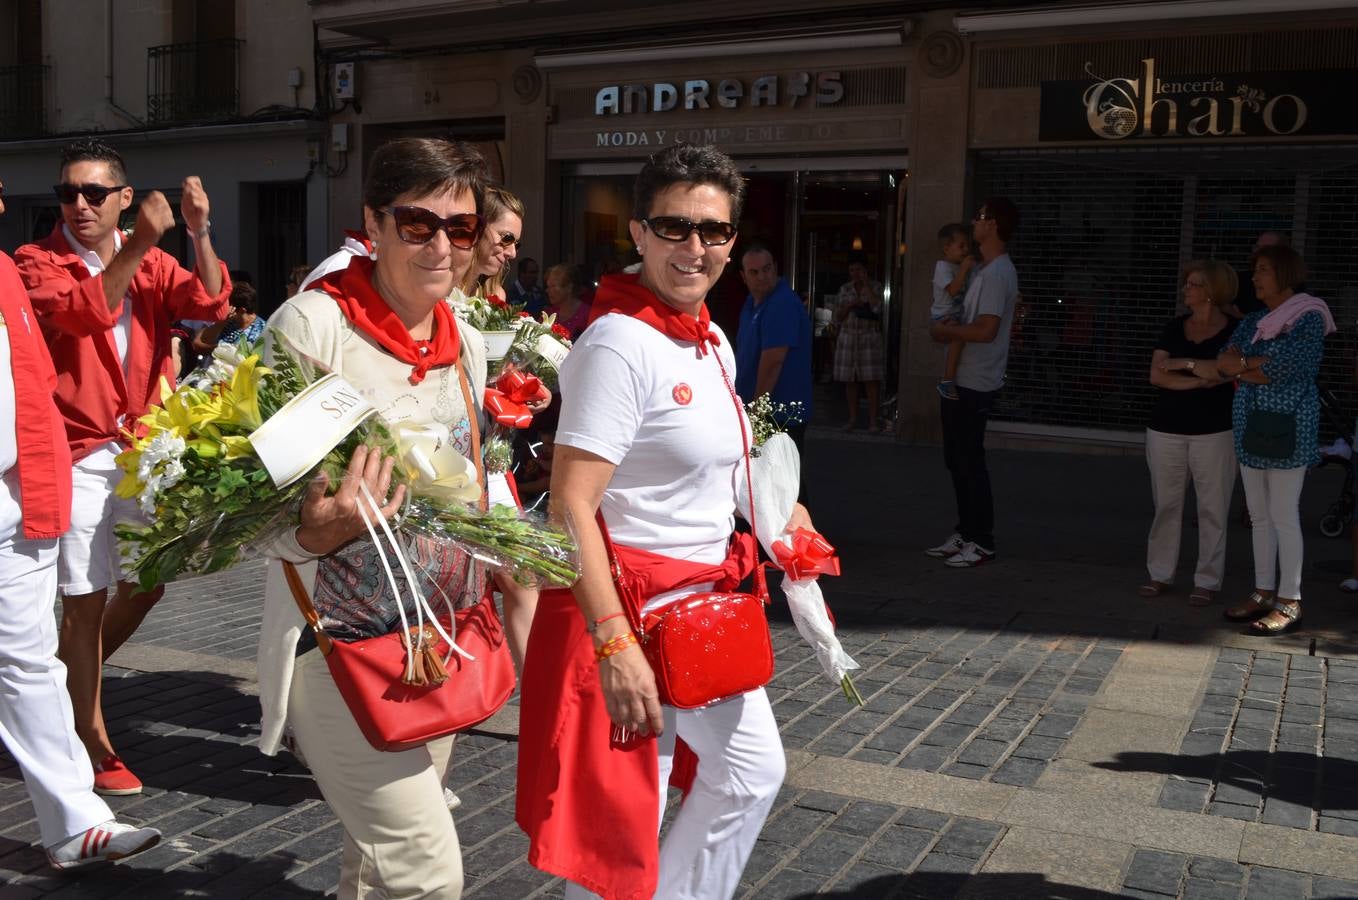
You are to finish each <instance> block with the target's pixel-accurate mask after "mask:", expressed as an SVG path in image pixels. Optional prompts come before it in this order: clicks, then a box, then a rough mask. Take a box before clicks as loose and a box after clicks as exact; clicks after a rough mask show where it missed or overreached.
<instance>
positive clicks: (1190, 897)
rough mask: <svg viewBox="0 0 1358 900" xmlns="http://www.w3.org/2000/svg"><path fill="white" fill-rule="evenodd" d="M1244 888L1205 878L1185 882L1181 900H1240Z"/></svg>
mask: <svg viewBox="0 0 1358 900" xmlns="http://www.w3.org/2000/svg"><path fill="white" fill-rule="evenodd" d="M1241 890H1242V888H1241V886H1240V885H1238V884H1223V883H1221V882H1220V881H1208V880H1206V879H1203V878H1188V879H1187V880H1185V881H1184V886H1183V893H1182V894H1180V895H1179V896H1180V900H1239V897H1240V892H1241Z"/></svg>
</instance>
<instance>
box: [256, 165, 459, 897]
mask: <svg viewBox="0 0 1358 900" xmlns="http://www.w3.org/2000/svg"><path fill="white" fill-rule="evenodd" d="M485 177H486V175H485V164H484V161H483V160H482V158H481V156H480V155H479V154H478V153H476V151H475V150H472V149H471V148H469V147H466V146H465V145H461V144H454V143H449V142H447V141H440V140H429V139H423V138H409V139H402V140H396V141H392V142H390V143H387V144H384V145H383V146H381V147H379V148H378V150H377V152H376V153H374V154H373V158H372V162H371V163H370V166H369V171H368V176H367V179H366V181H365V183H364V188H363V217H364V222H365V224H366V227H367V232H368V235H369V237H370V238H371V239H372V241H373V243H374V244H375V245H376V247H377V248H378V252H377V257H376V259H370V258H367V257H362V256H356V257H354V259H353V260H352V261H350V263H349V265H348V266H347V267H346V268H344V269H341V270H339V271H336V272H333V273H331V274H330V275H327V276H326V277H324V278H322V279H321V280H320V281H318V282H316V284H314V285H313V286H312V288H311V289H310V290H306V291H303V292H302V293H300V294H298V295H296V296H294V297H292V298H290V299H289V300H287V301H286V302H285V303H284V304H283V306H282V307H280V308H279V310H278V312H277V313H275V314H274V316H273V317H272V319H270V322H269V324H270V330H269V333H268V340H269V342H270V349H271V351H274V352H276V351H277V348H278V347H279V345H284V346H286V347H287V348H288V349H290V350H291V352H293V353H294V354H304V355H306V356H309V357H311V358H313V359H316V360H317V361H319V362H320V363H321V365H323V366H325V367H326V368H327V369H329V370H330V371H333V372H337V373H339V374H340V375H342V376H344V378H345V379H347V380H348V381H349V382H350V383H351V384H352V385H353V386H354V387H355V388H357V389H358V390H359V391H360V392H361V393H362V394H363V395H364V397H365V398H366V399H367V400H368V401H370V402H371V403H372V404H373V405H374V406H375V407H377V410H378V414H379V415H380V416H381V417H382V418H383V420H384V421H385V422H386V424H387V425H388V426H389V427H390V428H391V430H392V431H393V432H395V433H397V434H398V435H399V433H400V432H401V430H402V429H404V428H407V427H411V428H421V429H424V430H426V431H427V430H428V429H431V428H432V429H435V430H439V431H441V433H442V435H443V436H444V437H445V438H446V439H448V440H450V441H451V442H452V445H453V446H454V447H456V448H457V450H458V451H459V452H461V453H462V454H464V455H467V456H470V455H471V453H472V447H473V433H474V429H475V428H476V427H477V426H476V424H475V423H476V422H477V421H478V418H477V417H479V415H480V412H481V411H480V408H479V405H478V404H479V398H480V397H481V395H482V392H483V390H484V388H485V381H486V358H485V348H484V345H483V343H482V339H481V335H480V334H479V333H477V332H476V331H475V330H474V329H472V328H470V327H469V326H467V325H465V324H459V323H458V322H457V320H456V318H455V317H454V316H453V315H452V313H451V312H450V310H449V308H448V306H447V304H446V303H445V302H444V298H445V297H447V296H448V293H449V292H450V291H451V290H452V289H453V287H454V286H455V285H457V284H459V283H461V281H462V279H463V278H464V277H465V276H466V273H467V270H468V268H470V266H471V264H472V255H473V250H474V248H475V246H476V242H477V240H478V239H479V238H480V236H481V231H482V219H481V217H480V216H479V215H478V214H477V208H478V206H479V201H480V197H481V193H482V191H483V190H484V185H485ZM464 398H465V399H464ZM392 466H393V461H392V460H391V459H389V458H388V459H382V458H381V457H380V456H378V455H377V454H369V453H366V452H365V451H364V450H363V449H362V448H360V449H359V450H358V451H356V452H355V454H354V456H353V459H352V460H351V462H350V465H349V470H348V472H347V474H346V476H345V479H344V482H343V484H342V485H339V486H338V490H336V491H335V492H334V493H333V494H331V493H328V491H327V488H328V487H331V486H330V485H328V484H327V480H326V478H325V476H324V475H322V476H319V477H318V479H317V481H316V483H314V484H313V485H312V488H311V490H310V491H309V492H308V494H307V495H306V499H305V501H304V503H303V506H302V513H301V525H300V526H299V527H298V528H297V529H296V531H295V532H293V533H290V534H287V535H285V536H284V537H283V538H281V539H279V541H277V542H276V544H275V546H274V547H273V548H271V555H272V556H274V557H276V558H275V559H273V560H271V563H270V568H269V573H268V577H267V581H266V586H265V610H264V622H263V630H262V633H261V636H260V644H259V659H258V671H259V682H260V705H261V707H262V711H263V724H262V734H261V737H260V748H261V749H262V750H263V751H264V752H265V753H267V754H274V753H277V752H278V750H279V749H280V748H281V747H283V746H284V741H285V735H287V734H288V733H289V732H290V737H291V741H292V746H294V747H295V748H296V750H297V751H298V755H299V757H301V758H303V759H304V760H305V762H306V764H307V765H308V766H309V767H310V768H311V771H312V774H313V775H314V776H315V779H316V783H317V785H318V786H319V787H320V789H321V793H322V794H323V795H324V796H325V799H326V801H327V802H328V803H329V804H330V806H331V808H332V809H334V811H335V814H336V816H338V817H339V820H340V822H341V823H342V824H343V825H344V831H345V838H344V856H343V865H342V867H341V871H340V886H339V896H340V897H342V898H356V897H368V896H384V897H398V896H399V897H412V898H414V897H421V898H438V900H453V898H457V897H460V896H461V893H462V863H461V853H460V850H459V848H458V841H457V831H456V829H455V828H454V825H453V820H452V818H451V816H450V815H449V811H448V808H447V806H446V804H445V801H444V798H443V791H442V783H443V779H444V777H445V775H446V773H447V767H448V762H449V757H450V754H451V751H452V743H453V742H452V738H443V739H439V740H435V741H430V742H429V743H427V744H425V745H423V746H420V747H417V748H415V749H411V750H404V751H399V752H380V751H378V750H375V749H373V747H372V746H371V745H369V743H368V742H367V741H366V740H365V739H364V737H363V735H362V733H361V732H360V731H359V729H358V726H357V725H356V724H355V722H354V720H353V718H352V716H351V715H350V713H349V710H348V708H347V707H346V705H345V702H344V699H343V698H342V696H341V695H340V692H339V690H338V688H337V687H336V685H335V683H334V681H333V679H332V678H331V675H330V671H329V669H328V668H327V666H326V662H325V660H324V658H323V657H322V656H321V654H320V652H319V651H318V650H317V649H316V645H315V639H314V637H312V635H311V632H310V631H304V629H303V620H302V617H301V615H300V614H299V613H298V610H297V607H296V605H295V603H294V600H293V597H292V594H291V592H290V590H289V588H288V586H287V581H286V577H285V575H284V571H283V567H282V560H287V561H290V562H292V563H294V564H295V565H296V566H297V568H298V571H299V573H300V574H301V576H302V582H303V584H304V585H305V587H306V588H307V591H308V593H309V595H310V597H311V600H312V602H313V603H314V605H315V606H316V608H317V610H318V611H319V612H320V614H321V617H322V620H323V621H325V622H326V623H327V630H328V631H331V633H332V634H333V633H335V631H334V629H335V628H340V629H341V631H340V632H339V633H340V634H341V635H342V636H350V637H365V636H374V635H376V634H385V633H388V632H390V631H393V630H395V628H396V627H399V622H398V619H399V614H398V612H397V607H396V603H397V602H399V601H398V600H397V599H395V598H394V597H393V596H392V592H391V587H390V585H389V582H388V580H387V579H386V578H384V577H382V576H381V575H380V574H379V571H380V565H381V564H380V560H379V557H378V553H377V551H376V549H375V547H374V545H373V543H372V541H371V540H369V538H368V536H367V534H368V532H367V529H366V527H365V525H364V523H363V519H362V516H361V514H360V512H359V505H358V504H359V503H360V502H362V501H361V500H360V497H359V493H360V485H363V486H366V487H367V488H368V490H369V491H370V492H371V494H372V495H373V496H374V497H375V498H376V502H377V504H379V505H381V514H382V515H383V516H387V517H390V516H391V515H392V514H393V513H394V512H395V511H396V510H397V509H398V508H399V506H400V504H401V501H402V499H403V498H404V494H405V490H404V487H394V485H393V481H392ZM408 552H409V555H410V557H411V561H412V562H413V563H414V564H415V569H416V579H417V580H418V581H419V582H420V583H419V584H418V586H416V588H415V589H416V590H419V591H420V592H421V593H423V594H424V595H426V596H441V595H443V594H446V595H447V596H449V597H451V598H452V599H453V600H454V601H455V602H457V603H459V604H461V603H472V602H475V601H477V600H479V599H480V597H481V595H482V591H483V589H484V586H485V572H484V569H483V566H482V565H480V564H474V563H473V561H472V560H471V559H470V558H469V557H468V556H467V555H466V554H463V553H461V552H457V551H451V552H450V551H447V550H443V551H442V552H434V551H432V550H431V548H428V547H425V546H424V545H422V544H421V543H420V542H418V541H415V542H410V546H409V548H408ZM396 578H397V579H398V580H401V581H403V580H404V579H402V577H401V575H399V574H398V575H396ZM406 595H407V592H406V591H405V590H404V588H403V589H402V591H401V596H406Z"/></svg>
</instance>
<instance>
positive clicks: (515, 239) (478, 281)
mask: <svg viewBox="0 0 1358 900" xmlns="http://www.w3.org/2000/svg"><path fill="white" fill-rule="evenodd" d="M523 213H524V209H523V201H522V200H520V199H519V198H518V197H516V196H514V195H513V194H511V193H510V192H509V191H508V190H507V189H505V188H503V187H500V186H499V185H490V186H488V187H487V188H486V195H485V201H484V203H483V206H482V210H481V214H482V215H483V216H484V217H485V220H486V230H485V231H484V232H483V233H482V235H481V240H480V242H479V243H478V244H477V245H476V264H475V265H473V266H472V267H471V269H469V270H468V272H467V278H466V279H465V280H464V282H463V284H462V292H463V293H465V294H466V295H467V296H469V297H483V298H487V299H489V298H490V297H495V298H497V299H499V300H504V299H506V298H505V287H504V285H505V278H506V277H507V276H508V274H509V266H510V264H511V263H512V262H514V257H516V256H518V255H519V236H520V235H521V234H523Z"/></svg>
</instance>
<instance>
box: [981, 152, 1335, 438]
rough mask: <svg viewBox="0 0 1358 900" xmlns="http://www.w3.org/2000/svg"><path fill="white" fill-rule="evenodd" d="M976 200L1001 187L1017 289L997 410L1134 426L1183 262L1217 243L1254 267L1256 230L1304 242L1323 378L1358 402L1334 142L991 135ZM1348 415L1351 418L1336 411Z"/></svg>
mask: <svg viewBox="0 0 1358 900" xmlns="http://www.w3.org/2000/svg"><path fill="white" fill-rule="evenodd" d="M976 172H977V180H976V188H977V192H976V197H977V201H978V202H979V201H980V200H982V199H984V198H985V197H986V196H991V195H1004V196H1008V197H1010V198H1011V199H1013V200H1014V202H1015V203H1017V204H1018V207H1019V209H1020V211H1021V214H1022V226H1021V227H1020V230H1019V234H1018V236H1017V237H1016V238H1015V240H1014V242H1013V244H1012V245H1011V247H1010V252H1011V256H1012V258H1013V261H1014V265H1015V266H1016V268H1017V269H1018V273H1019V287H1020V291H1021V293H1022V298H1021V301H1020V304H1019V307H1018V310H1017V312H1016V315H1015V320H1014V331H1013V339H1012V343H1011V349H1010V357H1009V369H1008V373H1007V376H1006V381H1005V388H1004V390H1003V391H1002V392H1001V393H1000V396H999V398H998V400H997V405H996V409H995V412H994V418H996V419H1002V420H1009V421H1014V422H1025V423H1032V424H1039V425H1048V426H1065V427H1078V428H1097V429H1105V430H1110V431H1136V430H1140V429H1142V428H1144V427H1145V425H1146V421H1147V419H1148V417H1149V412H1150V406H1151V403H1152V401H1153V399H1154V389H1153V388H1152V387H1151V386H1150V384H1149V381H1148V377H1149V367H1150V358H1151V352H1152V345H1153V344H1154V342H1155V339H1156V337H1157V336H1158V335H1159V332H1160V329H1161V328H1162V327H1163V325H1164V322H1165V321H1166V320H1167V319H1169V318H1170V317H1172V316H1174V315H1177V314H1179V313H1181V312H1183V307H1182V305H1181V303H1180V289H1179V285H1180V283H1181V276H1182V272H1183V266H1184V264H1185V263H1186V262H1188V261H1189V260H1192V259H1199V258H1216V259H1220V260H1223V261H1225V262H1227V263H1229V264H1231V265H1232V266H1234V267H1235V268H1236V271H1237V272H1239V273H1240V274H1241V276H1242V278H1248V275H1249V273H1248V267H1249V256H1250V252H1251V250H1252V248H1253V246H1254V242H1255V239H1256V238H1257V237H1258V235H1259V233H1260V232H1262V231H1277V232H1279V233H1281V234H1283V235H1286V236H1287V237H1288V238H1289V239H1290V240H1291V241H1292V243H1293V246H1295V247H1296V248H1297V249H1298V250H1299V251H1300V252H1301V253H1302V255H1303V256H1304V257H1305V258H1306V262H1307V267H1308V269H1309V271H1310V276H1309V278H1308V279H1307V289H1308V290H1309V291H1310V292H1311V293H1313V294H1315V295H1316V296H1319V297H1321V298H1323V299H1324V300H1325V301H1326V302H1328V303H1329V305H1330V309H1331V310H1332V311H1333V312H1334V316H1335V320H1336V322H1337V323H1338V325H1339V329H1340V331H1339V333H1338V334H1336V335H1333V336H1331V337H1330V338H1329V339H1328V340H1327V341H1326V346H1325V360H1324V363H1323V365H1322V367H1321V375H1320V384H1321V387H1322V388H1328V389H1329V390H1331V391H1333V392H1334V393H1335V394H1336V395H1337V397H1338V398H1339V400H1340V402H1341V404H1342V405H1343V407H1344V408H1345V409H1346V410H1347V411H1348V415H1349V416H1353V415H1355V414H1358V391H1355V389H1354V349H1355V347H1358V339H1356V338H1355V334H1356V333H1358V154H1355V153H1354V152H1353V150H1352V149H1351V148H1344V147H1332V146H1298V147H1285V148H1284V147H1263V146H1257V145H1256V146H1254V147H1248V148H1245V147H1212V148H1192V149H1183V150H1180V149H1177V148H1175V149H1160V148H1147V149H1143V150H1122V149H1119V150H1101V149H1100V150H1050V151H992V152H984V153H981V154H979V156H978V159H977V168H976ZM1345 427H1346V428H1348V429H1351V428H1352V421H1351V420H1350V421H1349V422H1348V424H1347V425H1346V426H1345Z"/></svg>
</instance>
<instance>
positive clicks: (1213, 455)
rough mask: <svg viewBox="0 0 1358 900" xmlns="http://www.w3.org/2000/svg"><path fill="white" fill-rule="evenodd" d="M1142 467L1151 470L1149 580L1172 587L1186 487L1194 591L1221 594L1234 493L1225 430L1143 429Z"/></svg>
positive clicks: (1229, 444)
mask: <svg viewBox="0 0 1358 900" xmlns="http://www.w3.org/2000/svg"><path fill="white" fill-rule="evenodd" d="M1146 462H1147V464H1148V465H1149V466H1150V470H1151V499H1152V500H1153V501H1154V503H1155V517H1154V518H1153V519H1151V531H1150V537H1149V538H1148V539H1147V541H1146V569H1147V571H1148V572H1149V573H1150V576H1151V578H1153V579H1154V580H1156V581H1159V582H1162V583H1164V584H1173V583H1174V570H1175V569H1177V568H1178V566H1179V537H1180V534H1181V533H1182V531H1183V520H1184V495H1185V493H1186V492H1187V490H1188V483H1189V480H1190V479H1191V480H1192V482H1193V492H1194V493H1195V494H1196V495H1197V498H1198V565H1197V569H1196V571H1195V572H1194V573H1193V585H1194V587H1200V588H1206V589H1207V590H1209V591H1215V590H1220V589H1221V579H1222V576H1223V575H1225V572H1226V529H1227V526H1228V525H1229V522H1228V521H1227V520H1228V519H1229V518H1230V514H1231V494H1232V493H1234V492H1235V472H1236V461H1235V443H1234V439H1233V438H1232V436H1231V432H1229V431H1218V432H1215V433H1213V434H1167V433H1165V432H1163V431H1152V430H1151V429H1149V428H1147V429H1146Z"/></svg>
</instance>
